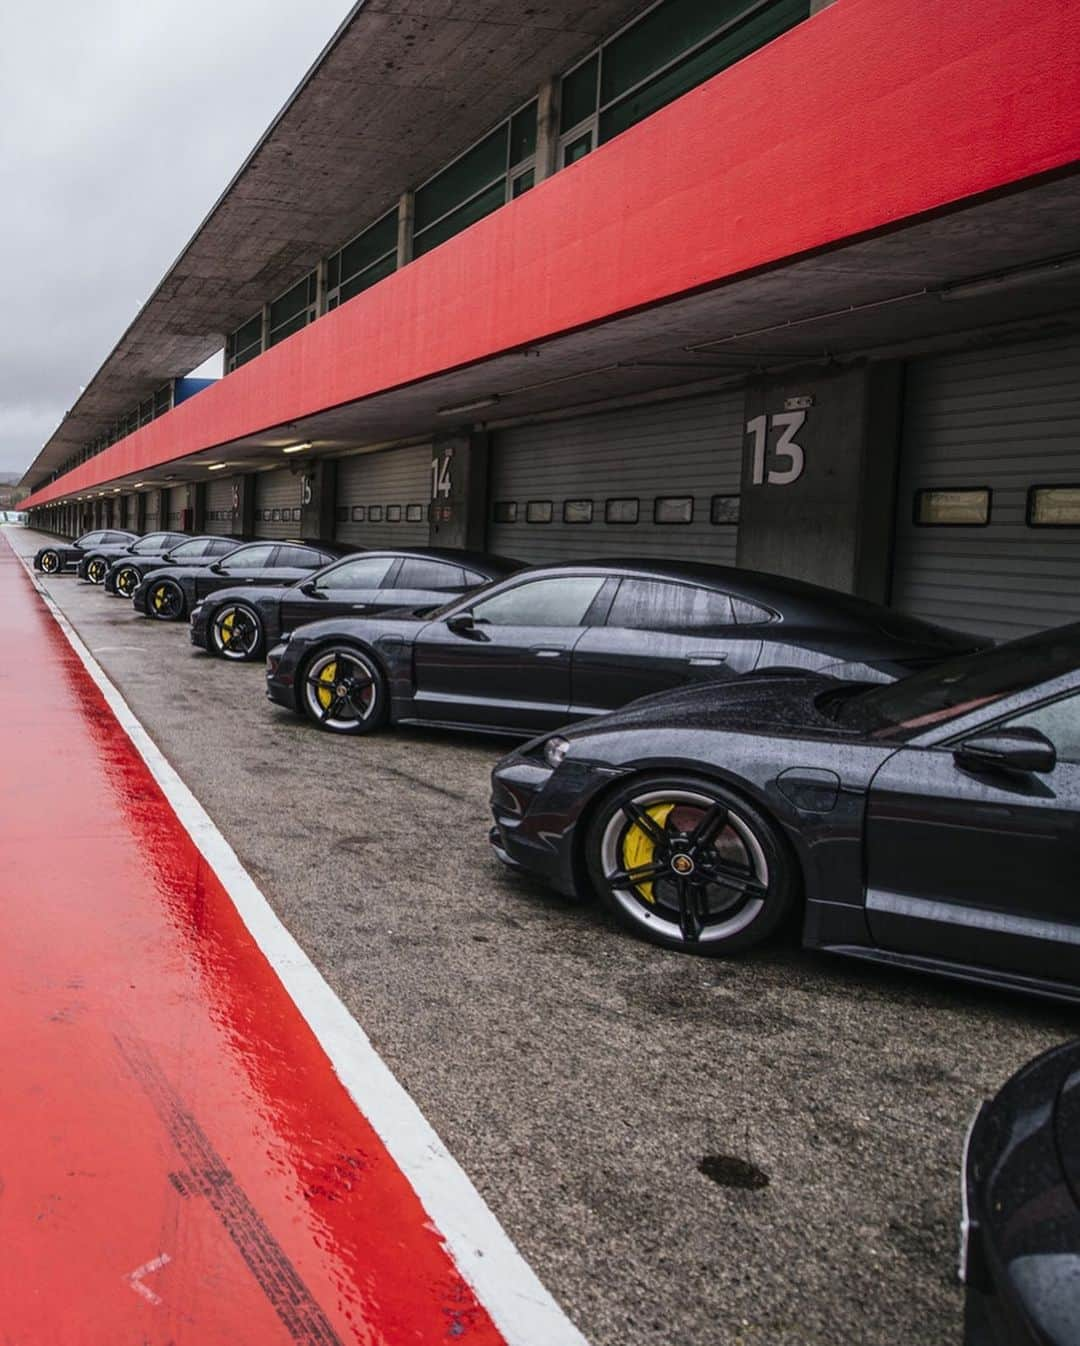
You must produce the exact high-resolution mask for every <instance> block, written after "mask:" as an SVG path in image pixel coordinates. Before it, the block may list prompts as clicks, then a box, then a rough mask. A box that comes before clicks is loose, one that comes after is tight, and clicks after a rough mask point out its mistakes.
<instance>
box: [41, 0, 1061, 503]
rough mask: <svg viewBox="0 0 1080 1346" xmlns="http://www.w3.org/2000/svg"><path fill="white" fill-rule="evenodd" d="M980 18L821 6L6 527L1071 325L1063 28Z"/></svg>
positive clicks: (1012, 5)
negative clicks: (107, 493) (166, 485)
mask: <svg viewBox="0 0 1080 1346" xmlns="http://www.w3.org/2000/svg"><path fill="white" fill-rule="evenodd" d="M991 3H992V7H993V9H994V11H995V14H994V16H993V17H994V25H993V27H992V29H990V30H988V29H987V28H986V26H985V20H986V17H987V15H986V5H981V6H979V7H978V8H977V10H976V9H974V8H970V7H966V6H961V7H955V6H954V7H952V8H951V9H950V10H949V12H948V14H944V15H942V19H941V23H940V24H939V25H938V26H937V27H935V28H934V30H933V31H932V32H931V33H928V32H927V30H926V26H925V24H924V23H922V22H920V20H919V18H918V16H917V15H911V14H910V13H909V11H908V7H906V6H904V5H902V4H900V3H899V0H841V2H840V3H838V4H836V5H834V6H833V7H832V8H831V9H829V10H826V11H824V12H823V13H822V14H821V15H819V16H818V17H817V18H816V19H815V20H814V21H813V22H812V23H809V24H805V25H803V26H802V27H800V28H798V29H795V30H793V31H792V32H791V33H789V34H787V35H786V37H785V38H783V39H780V40H779V41H778V42H776V43H774V44H772V46H771V47H769V48H765V49H763V50H762V51H761V52H759V53H757V54H756V56H754V57H752V58H749V59H748V60H746V61H744V62H743V63H741V64H740V65H739V66H737V67H734V68H733V69H731V70H729V71H727V72H725V73H724V74H723V75H720V76H717V77H716V79H714V80H712V81H710V82H709V83H708V84H707V85H704V86H702V87H701V88H700V89H698V90H696V91H694V92H693V93H692V94H689V95H687V96H686V97H684V98H683V99H680V100H679V101H678V102H677V103H675V104H673V105H671V107H669V108H667V109H665V110H664V111H663V112H661V113H659V114H657V115H656V116H654V117H653V118H650V119H649V120H648V121H647V122H645V123H642V124H641V125H640V126H638V127H636V128H634V130H632V131H630V132H628V133H626V134H625V135H624V136H621V137H619V138H618V139H617V140H615V141H613V142H611V144H609V145H607V146H605V147H604V148H603V149H601V150H599V151H597V152H596V153H595V154H593V155H591V156H589V158H587V159H586V160H584V161H582V162H581V163H579V164H577V165H575V166H574V168H572V169H569V170H567V171H565V172H563V173H560V174H558V175H556V176H555V177H554V178H552V179H550V180H549V181H548V182H546V183H543V184H542V185H541V186H540V187H538V188H537V189H536V190H535V191H534V192H531V193H530V194H529V195H527V196H526V197H523V198H521V199H520V200H519V201H517V202H514V203H513V204H512V205H510V206H508V207H506V208H504V209H503V210H501V211H499V212H497V213H496V214H495V215H493V216H490V217H488V219H486V220H483V221H481V222H480V223H479V224H477V225H476V226H474V227H473V228H472V229H471V230H469V231H467V232H466V233H464V234H462V235H459V236H458V237H457V238H455V239H452V240H451V241H450V242H449V243H447V244H445V245H444V246H443V247H442V248H440V249H437V250H436V251H435V252H433V253H431V254H429V255H428V256H427V257H424V258H422V259H420V260H419V261H418V262H416V263H414V264H413V265H411V266H410V267H407V268H405V269H404V270H402V271H400V272H398V273H396V274H395V275H394V276H391V277H390V278H388V279H387V280H386V281H384V282H382V283H381V284H380V285H378V286H376V287H374V288H373V289H372V290H370V291H367V292H366V293H365V294H362V295H360V296H358V297H357V298H356V299H355V300H353V301H351V302H350V303H349V304H346V305H344V306H343V307H342V308H341V309H339V310H338V311H337V312H335V313H333V314H331V315H328V316H327V317H325V318H323V319H320V320H319V322H317V323H315V324H313V325H312V326H311V327H309V328H307V329H305V330H304V331H303V332H300V333H298V334H297V335H296V336H294V337H292V338H290V339H289V340H288V341H286V342H284V343H282V344H281V345H280V346H278V347H275V348H274V350H272V351H270V352H268V353H267V354H266V355H264V356H262V357H261V358H260V359H258V360H256V361H254V362H252V363H251V364H250V365H248V366H245V367H244V368H243V369H241V370H240V371H238V372H237V373H236V374H234V375H232V376H230V377H229V378H227V379H225V380H223V381H222V382H221V383H220V384H218V385H217V386H215V387H214V388H212V389H210V390H208V391H207V392H206V393H203V394H201V395H200V396H199V397H197V398H195V399H192V401H191V402H189V403H187V404H185V405H184V406H182V407H180V408H178V409H177V410H176V411H174V412H172V413H170V414H169V415H167V416H165V417H162V418H161V419H160V420H159V421H156V422H154V423H153V424H152V425H150V426H147V427H145V428H144V429H143V430H140V431H138V432H136V433H135V434H133V435H131V436H129V437H128V438H127V439H126V440H124V441H121V442H120V443H119V444H117V445H114V446H113V447H112V448H110V449H108V450H106V451H105V452H104V453H102V454H101V455H99V457H97V458H95V459H93V460H91V461H90V462H88V463H86V464H84V465H82V466H81V467H80V468H78V469H76V470H75V471H74V472H72V473H69V474H68V476H67V477H66V478H64V479H61V480H60V481H58V482H56V483H54V484H53V485H52V486H50V487H48V488H46V489H45V490H43V491H40V492H39V493H38V495H37V497H36V498H35V499H34V501H33V502H32V503H44V502H45V501H47V500H59V499H70V498H73V497H75V496H76V495H79V494H83V493H85V492H87V491H91V490H93V491H97V490H101V489H103V488H104V487H106V486H108V487H110V488H111V487H113V486H115V485H118V484H123V485H127V486H130V485H133V484H134V483H135V482H136V481H151V480H152V481H155V482H157V481H160V480H163V479H167V478H170V477H171V478H173V479H176V480H182V479H185V478H187V479H198V478H200V477H203V476H204V475H205V472H206V467H207V464H208V463H209V462H220V461H227V462H228V463H229V464H230V465H235V466H236V467H237V468H238V469H239V470H245V469H247V468H251V467H259V466H268V465H272V464H285V463H290V464H292V465H296V466H299V460H301V459H302V458H303V457H304V456H305V454H298V455H294V456H292V457H291V458H285V457H283V456H282V452H281V451H282V448H283V447H284V446H286V445H287V444H289V443H295V442H298V441H311V442H312V443H313V446H314V448H313V450H312V451H309V452H318V453H323V452H329V453H336V452H344V451H348V450H355V449H356V448H358V447H374V446H378V445H382V444H385V443H388V442H401V441H404V440H407V439H410V438H412V439H415V438H419V437H424V436H427V435H430V434H431V433H432V432H434V431H438V430H440V429H447V430H452V429H454V428H456V427H459V426H461V425H463V424H475V423H478V422H479V423H486V424H488V425H494V424H500V423H505V422H506V421H508V420H514V419H519V418H525V417H534V416H538V415H545V414H548V413H552V412H556V411H559V410H566V409H568V408H573V407H575V406H583V405H595V404H596V403H597V402H599V401H603V400H610V399H620V398H626V397H632V396H640V395H643V394H646V393H648V394H650V395H655V394H656V393H657V392H658V391H662V390H672V391H674V390H680V391H684V392H685V391H687V390H689V389H691V388H705V387H708V386H716V384H717V383H718V382H724V381H732V382H734V381H742V380H744V379H745V378H746V376H747V374H748V373H752V372H754V371H755V370H758V369H775V368H778V367H782V366H790V365H792V364H801V363H808V362H830V361H836V360H850V359H854V358H863V357H866V356H870V357H874V356H876V357H882V356H885V355H890V354H891V355H902V354H905V353H909V352H910V351H912V350H927V349H931V348H933V347H934V346H935V345H948V344H951V343H955V342H957V341H966V340H969V339H972V338H973V335H974V339H978V340H980V341H982V340H988V339H994V338H995V337H997V338H1000V339H1015V338H1017V337H1019V336H1025V335H1037V334H1039V333H1044V332H1051V331H1057V330H1061V329H1062V327H1063V326H1071V325H1072V324H1073V323H1074V321H1075V310H1076V309H1077V308H1078V307H1080V269H1078V267H1077V264H1076V259H1077V256H1078V255H1080V209H1078V206H1080V177H1077V176H1076V175H1075V174H1074V173H1073V171H1072V168H1073V166H1074V165H1075V163H1076V160H1077V150H1078V148H1080V111H1078V108H1077V105H1076V103H1075V101H1074V100H1072V99H1071V97H1070V96H1069V95H1068V94H1066V93H1065V92H1063V91H1064V90H1067V89H1070V88H1074V87H1077V85H1078V83H1080V70H1078V61H1080V41H1078V40H1077V39H1078V35H1080V33H1078V30H1080V17H1078V16H1077V15H1076V14H1075V12H1074V11H1071V10H1070V11H1068V12H1066V9H1065V7H1055V8H1054V9H1053V11H1052V12H1048V11H1046V10H1043V11H1041V12H1040V15H1039V16H1038V17H1036V18H1033V17H1032V16H1031V14H1030V12H1029V7H1028V6H1027V5H1026V3H1025V0H991ZM960 10H963V13H961V12H960ZM883 15H884V16H885V17H887V18H889V19H890V20H891V22H890V23H888V24H884V25H883V24H882V22H881V20H882V17H883ZM834 16H835V17H834ZM980 44H981V46H980ZM855 45H857V46H858V48H859V50H860V51H861V53H862V61H861V63H860V65H859V66H858V67H857V68H854V69H853V70H851V71H849V72H848V75H847V79H846V85H845V87H846V91H847V94H848V103H847V104H845V107H844V109H842V110H838V109H836V108H834V107H832V103H831V94H832V89H831V86H830V85H829V84H828V83H825V84H819V85H814V86H801V85H799V83H798V78H797V74H798V71H799V69H801V68H803V66H804V65H816V66H817V67H819V68H820V66H821V65H822V64H823V63H825V62H826V60H827V58H828V57H829V55H830V54H832V55H833V56H834V57H835V53H836V51H837V49H838V47H843V48H846V49H849V50H850V49H851V48H852V47H853V46H855ZM961 63H966V65H967V66H968V70H967V78H968V80H969V81H970V83H963V82H961V81H959V80H958V78H957V67H958V65H959V64H961ZM776 87H785V88H787V89H789V91H790V93H789V96H788V97H787V98H786V99H785V100H783V101H782V103H781V104H780V105H779V107H778V106H776V105H775V104H774V103H770V102H769V99H768V90H769V89H771V88H776ZM1020 105H1022V107H1023V115H1022V116H1021V114H1020V113H1019V112H1018V111H1017V107H1018V106H1020ZM830 113H831V121H830ZM718 125H723V126H725V128H726V129H727V130H728V131H729V132H730V135H727V136H724V137H719V136H717V135H716V127H717V126H718ZM941 126H950V127H951V131H952V134H951V135H950V136H949V137H948V138H947V139H945V140H943V139H942V137H941V135H940V132H939V130H938V128H939V127H941ZM987 140H989V141H990V143H991V149H992V152H991V149H986V148H985V144H984V142H986V141H987ZM973 145H980V146H984V150H983V152H982V153H980V154H978V155H976V154H975V153H973V150H972V146H973ZM792 183H798V184H799V186H798V188H797V189H793V188H792V186H791V184H792ZM777 184H779V185H780V186H779V192H780V195H779V198H778V199H777V200H776V201H775V202H773V200H772V198H771V197H770V193H775V192H776V190H777ZM868 184H873V185H874V186H875V187H876V188H877V189H878V190H875V191H873V192H871V191H869V190H868ZM762 202H765V203H766V204H765V206H762Z"/></svg>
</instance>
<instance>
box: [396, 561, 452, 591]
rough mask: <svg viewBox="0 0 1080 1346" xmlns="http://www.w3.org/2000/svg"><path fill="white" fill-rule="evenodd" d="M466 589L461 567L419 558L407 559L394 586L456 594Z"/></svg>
mask: <svg viewBox="0 0 1080 1346" xmlns="http://www.w3.org/2000/svg"><path fill="white" fill-rule="evenodd" d="M465 587H466V585H465V579H464V576H463V574H462V570H461V567H460V566H452V565H446V564H445V563H444V562H442V561H428V560H424V559H422V558H421V557H418V556H407V557H406V558H405V560H404V561H403V562H402V565H401V571H400V573H399V575H398V578H397V583H396V584H395V585H394V588H395V589H435V590H440V589H441V590H443V591H444V592H447V593H456V592H458V591H459V590H461V589H464V588H465Z"/></svg>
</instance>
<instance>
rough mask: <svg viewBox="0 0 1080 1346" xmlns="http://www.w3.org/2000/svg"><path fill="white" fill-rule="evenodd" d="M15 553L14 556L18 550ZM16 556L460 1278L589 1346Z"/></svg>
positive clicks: (510, 1338)
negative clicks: (429, 1222)
mask: <svg viewBox="0 0 1080 1346" xmlns="http://www.w3.org/2000/svg"><path fill="white" fill-rule="evenodd" d="M8 545H9V546H10V545H11V544H10V543H8ZM12 551H13V552H15V549H14V547H12ZM15 555H16V556H17V557H18V559H19V560H20V561H21V563H22V565H23V568H24V569H25V571H26V573H27V574H28V575H29V576H30V580H31V582H32V583H33V585H34V587H35V589H37V591H38V593H39V594H40V595H41V597H42V600H43V601H44V603H45V605H46V607H48V609H49V611H50V612H51V613H52V615H53V617H54V618H55V620H56V623H57V625H58V626H59V627H60V629H61V631H63V633H64V635H65V636H66V637H67V639H68V642H69V644H70V645H71V647H72V649H73V650H74V651H75V653H76V654H77V655H78V656H79V659H80V660H81V661H82V663H83V665H84V667H85V668H86V671H87V672H88V673H89V674H90V676H91V678H93V680H94V682H95V683H96V684H97V686H98V688H99V689H100V690H101V693H102V695H103V696H104V698H105V700H106V702H107V703H108V705H109V709H110V710H111V711H112V712H113V714H114V715H115V716H116V718H117V720H118V721H119V723H120V725H121V727H122V728H123V730H124V732H125V733H126V734H127V736H128V738H130V739H131V741H132V743H133V744H134V745H135V748H136V750H137V752H138V753H139V756H140V757H141V758H142V759H143V761H144V762H145V763H146V765H147V767H148V768H149V770H150V773H151V775H152V776H153V777H154V779H155V780H156V781H157V783H158V785H160V786H161V789H162V792H163V793H164V795H165V797H166V799H167V800H168V801H169V804H170V805H171V806H172V809H173V812H174V813H175V814H176V816H177V817H178V818H179V820H180V822H181V823H182V824H183V825H184V827H185V828H186V829H187V831H188V833H189V834H190V836H191V838H192V840H193V841H194V842H195V844H196V846H198V848H199V850H200V851H201V852H202V853H203V855H204V856H205V857H206V861H207V863H208V864H209V865H210V866H211V868H212V869H213V870H214V872H215V873H216V874H217V877H218V879H219V880H220V881H221V884H222V886H223V887H224V889H225V891H226V892H227V893H228V894H229V897H230V898H231V899H232V902H233V904H234V905H235V907H236V909H237V911H238V912H239V913H240V916H241V918H242V920H243V922H244V924H245V925H246V926H247V928H248V931H249V932H250V934H251V937H252V938H253V939H254V940H255V943H256V944H257V945H258V946H259V948H260V949H261V950H262V952H263V954H264V956H265V957H266V960H267V962H269V964H270V966H271V967H272V968H273V969H274V971H275V972H276V973H277V975H278V978H279V979H280V981H281V983H282V985H283V986H284V987H285V989H286V991H288V993H289V995H290V996H291V997H292V1000H293V1002H294V1004H295V1005H296V1007H297V1009H299V1011H300V1013H301V1014H302V1015H303V1016H304V1019H305V1020H306V1021H307V1023H308V1026H309V1027H310V1028H311V1031H312V1032H313V1033H314V1034H315V1036H316V1038H317V1039H318V1041H319V1043H320V1045H321V1047H322V1049H323V1051H324V1052H325V1053H326V1055H327V1056H328V1057H329V1058H330V1063H331V1064H332V1066H333V1067H334V1070H335V1072H336V1073H337V1076H338V1078H339V1079H340V1080H341V1082H342V1084H343V1085H344V1086H345V1088H346V1090H347V1091H348V1093H349V1095H350V1097H351V1098H352V1100H353V1102H354V1103H355V1104H356V1106H357V1108H358V1109H359V1111H360V1112H361V1113H362V1114H363V1115H364V1116H365V1117H366V1118H367V1120H368V1121H369V1122H370V1123H371V1125H372V1126H373V1127H374V1128H375V1131H376V1132H377V1133H378V1136H379V1138H380V1140H381V1141H382V1143H383V1144H384V1145H385V1146H386V1149H387V1150H388V1151H389V1153H390V1156H391V1158H392V1159H393V1160H394V1162H395V1163H396V1164H397V1166H398V1168H400V1169H401V1171H402V1173H404V1174H405V1176H406V1178H407V1179H408V1180H409V1182H410V1183H411V1184H412V1187H413V1190H414V1191H415V1192H416V1194H417V1196H418V1197H419V1198H420V1201H421V1203H422V1205H423V1206H424V1208H425V1209H426V1210H427V1213H428V1214H429V1215H430V1216H431V1219H432V1222H433V1223H434V1225H435V1227H436V1229H437V1230H438V1232H439V1233H440V1234H441V1235H442V1237H443V1239H444V1241H445V1243H446V1247H447V1250H448V1252H449V1253H450V1256H451V1257H452V1258H453V1260H454V1262H455V1264H456V1266H457V1268H458V1270H459V1271H460V1272H461V1275H462V1276H463V1277H464V1279H465V1280H466V1281H467V1282H468V1283H469V1285H470V1286H471V1287H472V1289H473V1291H474V1292H475V1294H476V1296H477V1298H478V1299H479V1301H480V1303H481V1304H483V1306H484V1308H485V1309H487V1311H488V1313H489V1314H490V1315H491V1318H492V1321H493V1322H494V1323H495V1326H496V1327H497V1328H498V1329H499V1331H500V1332H501V1333H502V1334H503V1336H504V1337H505V1338H506V1341H507V1342H508V1343H509V1346H587V1343H586V1340H585V1338H584V1336H582V1334H581V1333H580V1332H579V1331H578V1329H577V1328H576V1327H575V1326H574V1324H573V1323H572V1322H571V1321H570V1319H569V1318H568V1317H567V1316H566V1314H565V1313H564V1312H563V1311H562V1309H561V1308H560V1307H559V1305H558V1304H557V1303H556V1302H555V1300H554V1298H553V1297H552V1295H551V1294H550V1293H549V1292H548V1291H547V1290H546V1289H545V1288H544V1286H543V1285H542V1284H541V1282H540V1279H539V1277H538V1276H537V1275H536V1273H535V1272H534V1271H533V1269H532V1268H531V1267H530V1266H529V1264H528V1263H527V1262H526V1261H525V1259H524V1258H523V1257H522V1255H521V1254H520V1253H519V1252H518V1250H517V1248H516V1247H515V1246H514V1244H513V1242H512V1240H511V1239H510V1236H509V1235H508V1234H507V1233H506V1231H505V1230H504V1229H503V1227H502V1225H500V1224H499V1222H498V1220H497V1219H496V1218H495V1216H494V1214H493V1213H492V1212H491V1211H490V1210H489V1209H488V1207H487V1205H486V1204H485V1202H484V1200H483V1198H482V1197H481V1196H480V1193H479V1192H478V1191H477V1190H476V1188H475V1187H474V1186H473V1185H472V1183H471V1182H470V1181H469V1178H468V1176H467V1175H466V1173H465V1171H464V1170H463V1169H462V1168H461V1166H460V1164H459V1163H458V1162H457V1160H456V1159H455V1158H454V1157H453V1155H452V1154H451V1153H450V1152H449V1150H447V1148H446V1146H445V1145H444V1144H443V1143H442V1141H441V1140H440V1139H439V1137H438V1136H437V1135H436V1134H435V1131H434V1129H433V1128H432V1126H431V1124H430V1123H429V1122H428V1120H427V1118H426V1117H425V1116H424V1115H423V1113H422V1112H421V1111H420V1109H419V1108H418V1107H417V1106H416V1104H415V1103H414V1102H413V1100H412V1098H411V1097H410V1096H409V1094H408V1093H406V1091H405V1090H404V1089H403V1088H402V1086H401V1085H400V1084H399V1083H398V1082H397V1080H396V1079H395V1078H394V1075H393V1074H392V1073H391V1071H390V1068H389V1066H387V1064H386V1063H385V1061H383V1059H382V1057H381V1056H379V1054H378V1052H377V1051H376V1050H375V1048H374V1047H373V1046H372V1045H371V1042H370V1041H369V1040H368V1037H367V1034H366V1033H365V1032H364V1030H363V1029H362V1028H361V1027H360V1025H359V1024H358V1023H357V1022H356V1020H355V1019H354V1018H353V1017H352V1015H351V1014H350V1013H349V1011H348V1010H347V1009H346V1008H345V1006H344V1005H343V1004H342V1003H341V1001H340V1000H339V999H338V997H337V996H336V995H335V994H334V992H333V991H332V990H331V989H330V987H329V986H328V985H327V984H326V982H325V981H324V980H323V977H322V974H321V973H320V972H319V970H318V969H317V968H316V967H315V965H314V963H312V961H311V959H310V958H308V956H307V954H306V953H305V952H304V951H303V949H302V948H301V947H300V945H299V944H297V942H296V940H295V939H293V937H292V935H290V934H289V932H288V930H286V929H285V927H284V926H283V925H282V923H281V921H280V920H279V919H278V917H277V915H276V914H275V912H274V910H273V908H272V907H271V906H270V904H269V902H267V900H266V898H265V897H264V896H263V895H262V893H261V892H260V891H259V889H258V887H257V886H256V885H255V883H254V881H253V880H252V878H251V876H250V875H249V874H248V872H247V870H245V869H244V867H243V865H242V864H241V863H240V861H239V860H238V859H237V857H236V853H235V852H234V851H233V849H232V847H231V846H230V845H229V843H228V842H227V841H226V840H225V838H224V837H223V836H222V835H221V833H220V832H219V831H218V829H217V827H216V826H215V825H214V823H213V822H212V820H211V819H210V816H209V815H208V814H207V812H206V810H205V809H204V808H203V806H202V805H201V804H200V803H199V801H198V800H197V799H196V798H195V796H194V795H193V794H192V793H191V791H190V790H189V789H188V787H187V786H186V785H185V784H184V782H183V781H182V780H181V779H180V777H179V776H178V775H177V773H176V772H175V771H174V770H173V768H172V766H171V765H170V764H169V762H168V760H167V759H166V757H165V756H164V754H163V753H162V752H161V750H160V749H159V748H158V746H157V745H156V744H155V743H154V741H153V739H152V738H151V737H150V735H149V734H148V733H147V732H146V730H145V729H144V728H143V726H142V725H141V724H140V722H139V721H138V719H136V717H135V713H134V712H133V711H132V709H131V707H130V706H129V705H128V704H127V702H126V701H125V700H124V698H123V697H122V696H121V695H120V692H119V691H118V690H117V688H116V687H115V686H114V685H113V684H112V682H110V680H109V678H108V675H107V674H106V673H105V670H104V669H103V668H102V667H101V665H100V664H99V663H98V662H97V660H96V659H95V658H94V656H93V655H92V654H91V653H90V651H89V650H88V649H87V647H86V646H85V645H84V644H83V641H82V639H81V638H80V636H79V635H78V633H77V632H76V631H75V629H74V627H73V626H72V625H71V623H70V622H69V621H68V619H67V618H66V617H65V616H64V614H63V613H62V612H61V611H60V609H59V608H58V607H57V606H56V604H55V602H54V601H53V600H52V598H50V596H49V594H48V593H47V592H46V590H45V589H44V588H43V587H42V585H41V584H40V583H39V582H38V579H37V577H36V575H35V574H34V571H33V569H32V567H31V566H30V565H28V564H27V561H26V558H25V557H23V556H21V555H19V553H18V552H15Z"/></svg>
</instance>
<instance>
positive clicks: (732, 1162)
mask: <svg viewBox="0 0 1080 1346" xmlns="http://www.w3.org/2000/svg"><path fill="white" fill-rule="evenodd" d="M698 1172H699V1173H704V1175H705V1176H706V1178H711V1179H712V1180H713V1182H715V1183H717V1184H718V1185H719V1186H721V1187H737V1188H740V1189H741V1190H742V1191H746V1192H757V1191H760V1190H761V1188H762V1187H768V1185H769V1175H768V1174H767V1173H766V1172H765V1171H764V1169H760V1168H758V1166H757V1165H756V1164H751V1163H750V1161H749V1160H748V1159H739V1158H738V1157H737V1156H736V1155H733V1154H707V1155H705V1157H704V1158H703V1159H701V1160H700V1161H699V1163H698Z"/></svg>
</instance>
